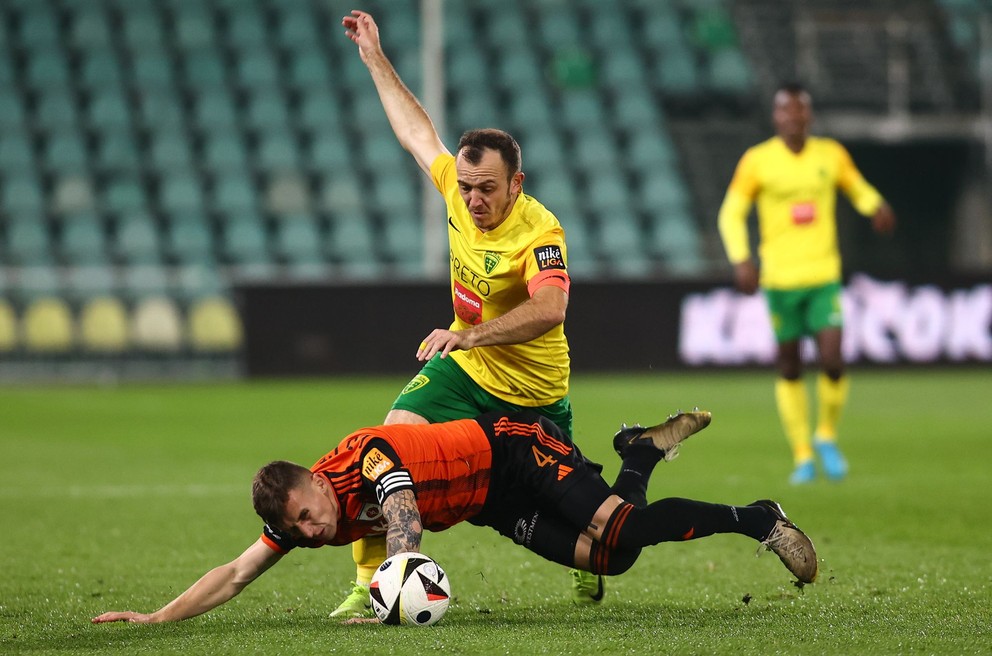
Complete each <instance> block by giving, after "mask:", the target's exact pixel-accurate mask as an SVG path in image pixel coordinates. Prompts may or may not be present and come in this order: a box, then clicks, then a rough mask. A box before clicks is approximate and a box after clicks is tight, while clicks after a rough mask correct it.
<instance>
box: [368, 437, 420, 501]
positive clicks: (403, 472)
mask: <svg viewBox="0 0 992 656" xmlns="http://www.w3.org/2000/svg"><path fill="white" fill-rule="evenodd" d="M359 462H360V464H361V468H362V480H363V481H365V482H366V484H368V485H370V486H371V487H372V488H373V489H374V490H375V497H376V499H377V500H378V501H379V503H380V504H382V502H383V501H385V500H386V497H388V496H389V495H390V494H393V493H394V492H399V491H400V490H412V489H413V478H412V477H411V476H410V472H409V471H407V469H406V468H405V467H403V462H402V461H401V460H400V457H399V455H398V454H397V453H396V450H395V449H393V447H392V446H390V444H389V442H387V441H386V440H384V439H382V438H379V437H373V438H372V439H370V440H369V441H368V442H366V444H365V447H364V448H363V449H362V457H361V460H360V461H359Z"/></svg>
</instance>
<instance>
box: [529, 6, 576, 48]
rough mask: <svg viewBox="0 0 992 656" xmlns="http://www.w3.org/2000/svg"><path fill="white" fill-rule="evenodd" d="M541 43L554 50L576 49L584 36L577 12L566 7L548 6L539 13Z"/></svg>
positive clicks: (538, 29)
mask: <svg viewBox="0 0 992 656" xmlns="http://www.w3.org/2000/svg"><path fill="white" fill-rule="evenodd" d="M537 34H538V36H539V38H540V42H541V43H542V44H544V45H545V46H546V47H548V48H550V49H552V50H561V49H563V48H571V47H575V46H576V45H579V44H581V43H583V41H584V40H585V39H584V35H583V31H582V28H581V26H580V25H579V19H578V16H577V15H576V12H575V11H574V10H573V9H571V8H570V7H567V6H565V5H563V4H562V5H550V6H548V5H546V6H543V7H540V8H539V11H538V12H537Z"/></svg>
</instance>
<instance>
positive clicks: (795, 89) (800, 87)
mask: <svg viewBox="0 0 992 656" xmlns="http://www.w3.org/2000/svg"><path fill="white" fill-rule="evenodd" d="M780 91H784V92H786V93H787V94H789V95H790V96H798V95H799V94H801V93H805V94H806V95H810V93H809V89H807V88H806V86H805V85H804V84H803V83H802V82H799V81H798V80H789V81H788V82H782V83H781V84H779V85H778V88H777V89H776V90H775V93H776V94H777V93H779V92H780Z"/></svg>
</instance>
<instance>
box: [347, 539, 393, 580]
mask: <svg viewBox="0 0 992 656" xmlns="http://www.w3.org/2000/svg"><path fill="white" fill-rule="evenodd" d="M351 557H352V559H353V560H354V561H355V565H356V566H357V568H356V569H357V572H356V574H355V583H358V584H360V585H364V586H368V585H369V584H370V583H371V582H372V575H373V574H375V570H377V569H378V568H379V565H381V564H382V561H384V560H386V537H385V536H375V537H364V538H362V539H361V540H357V541H355V542H352V543H351Z"/></svg>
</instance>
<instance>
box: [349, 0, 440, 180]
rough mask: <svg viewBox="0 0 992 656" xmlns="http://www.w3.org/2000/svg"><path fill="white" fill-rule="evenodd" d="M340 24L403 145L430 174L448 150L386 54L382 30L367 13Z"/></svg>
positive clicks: (353, 14)
mask: <svg viewBox="0 0 992 656" xmlns="http://www.w3.org/2000/svg"><path fill="white" fill-rule="evenodd" d="M341 24H342V25H344V27H345V29H346V30H347V31H346V32H345V34H346V35H347V36H348V38H349V39H351V40H352V41H354V42H355V43H356V44H358V54H359V55H360V56H361V58H362V61H363V62H364V63H365V65H366V66H368V69H369V73H371V74H372V82H373V83H375V88H376V91H378V92H379V99H380V100H381V101H382V107H383V109H384V110H386V117H387V118H389V124H390V125H391V126H392V128H393V132H394V133H396V138H397V139H398V140H399V142H400V145H401V146H403V148H404V149H406V150H407V151H409V153H410V154H411V155H413V157H414V159H416V160H417V164H418V165H419V166H420V168H421V169H422V170H423V171H424V173H426V174H427V175H430V173H431V164H433V163H434V160H435V159H436V158H437V156H438V155H442V154H446V153H448V149H447V148H445V147H444V144H443V143H441V138H440V137H439V136H438V134H437V130H435V129H434V123H433V122H432V121H431V117H430V116H429V115H428V114H427V112H426V111H425V110H424V108H423V106H422V105H421V104H420V102H419V101H418V100H417V98H416V97H415V96H414V95H413V93H411V92H410V89H408V88H407V86H406V85H405V84H403V81H402V80H401V79H400V77H399V75H397V73H396V69H395V68H393V65H392V63H390V61H389V59H388V58H387V57H386V53H384V52H383V50H382V43H381V42H380V41H379V27H378V26H377V25H376V24H375V21H374V20H373V19H372V16H370V15H369V14H367V13H366V12H364V11H352V12H351V16H345V17H344V18H342V19H341Z"/></svg>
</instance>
